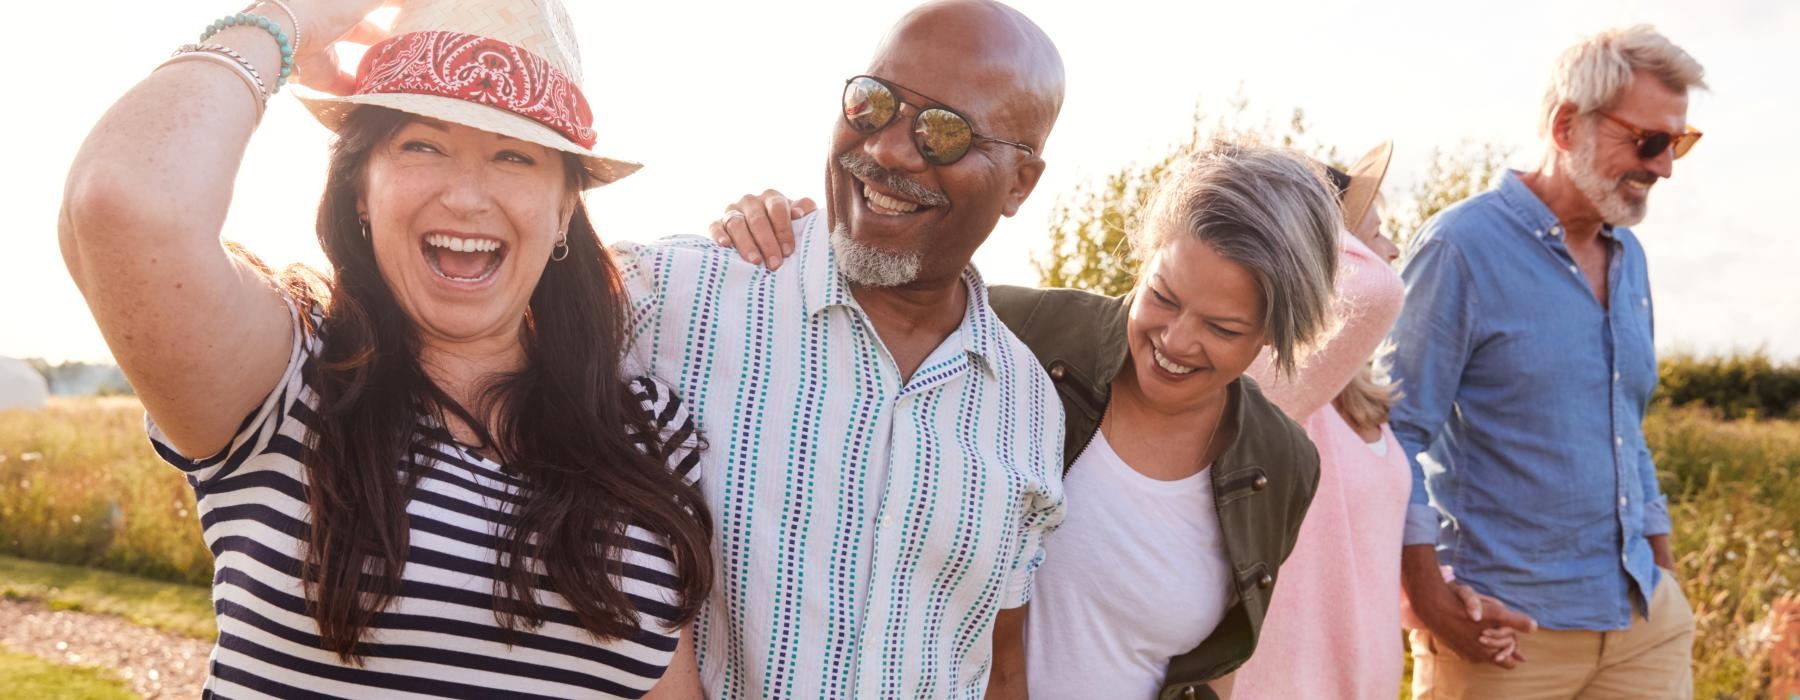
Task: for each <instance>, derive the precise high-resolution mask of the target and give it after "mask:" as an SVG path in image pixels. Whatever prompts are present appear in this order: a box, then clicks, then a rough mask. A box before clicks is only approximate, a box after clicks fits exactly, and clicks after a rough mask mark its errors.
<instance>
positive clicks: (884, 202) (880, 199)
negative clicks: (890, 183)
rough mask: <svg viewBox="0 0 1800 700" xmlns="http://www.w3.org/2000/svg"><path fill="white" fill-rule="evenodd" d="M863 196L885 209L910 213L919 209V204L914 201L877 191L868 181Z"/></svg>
mask: <svg viewBox="0 0 1800 700" xmlns="http://www.w3.org/2000/svg"><path fill="white" fill-rule="evenodd" d="M863 197H864V198H866V199H868V200H869V202H870V203H871V204H874V205H876V206H878V207H881V208H883V209H886V210H888V211H897V212H900V213H902V214H910V213H912V212H915V211H918V210H919V205H918V204H915V203H913V202H908V201H905V200H900V199H894V198H893V197H889V196H887V195H885V194H882V193H880V192H876V191H875V188H873V187H870V186H869V185H868V183H864V184H863Z"/></svg>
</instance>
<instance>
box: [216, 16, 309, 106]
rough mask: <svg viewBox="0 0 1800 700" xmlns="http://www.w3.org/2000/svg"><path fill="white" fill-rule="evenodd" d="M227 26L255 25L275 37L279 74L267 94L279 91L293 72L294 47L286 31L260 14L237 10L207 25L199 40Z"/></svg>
mask: <svg viewBox="0 0 1800 700" xmlns="http://www.w3.org/2000/svg"><path fill="white" fill-rule="evenodd" d="M229 27H256V28H257V29H261V30H263V31H266V32H268V33H269V35H270V36H273V37H275V44H276V45H277V46H279V47H280V48H281V74H280V75H278V76H276V78H275V87H274V88H273V89H271V90H269V94H271V95H273V94H275V93H277V92H280V91H281V86H283V85H286V84H287V80H288V76H290V75H293V74H294V47H293V44H292V43H290V42H289V41H288V36H287V33H286V32H283V31H281V25H280V24H277V23H276V22H275V21H274V20H271V19H269V18H267V17H264V16H262V15H253V14H250V13H247V12H239V13H237V14H235V15H231V16H229V17H223V18H220V19H218V20H215V21H214V22H213V23H212V24H210V25H207V27H206V33H204V34H201V35H200V41H202V42H204V41H206V40H207V39H211V38H212V36H213V35H214V34H218V33H219V32H222V31H224V30H225V29H227V28H229Z"/></svg>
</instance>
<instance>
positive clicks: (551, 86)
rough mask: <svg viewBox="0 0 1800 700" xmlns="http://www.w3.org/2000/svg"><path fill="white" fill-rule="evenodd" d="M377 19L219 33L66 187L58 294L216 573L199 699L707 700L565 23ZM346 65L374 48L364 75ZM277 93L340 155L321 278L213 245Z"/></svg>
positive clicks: (166, 68) (327, 10)
mask: <svg viewBox="0 0 1800 700" xmlns="http://www.w3.org/2000/svg"><path fill="white" fill-rule="evenodd" d="M380 4H381V3H380V2H379V1H378V0H288V1H285V2H284V1H280V0H265V2H263V3H259V4H257V5H255V6H253V7H252V8H251V9H250V10H248V11H247V12H245V13H239V14H236V15H231V16H229V17H227V18H224V19H222V20H220V21H218V22H214V23H213V24H212V25H211V26H209V27H207V30H206V34H207V36H206V38H204V39H202V41H201V43H200V44H197V45H188V46H184V47H182V48H181V49H180V50H178V52H177V53H176V55H175V57H174V58H171V59H170V60H169V61H168V62H166V63H164V64H163V65H162V66H161V67H159V68H158V69H157V70H155V71H154V72H153V73H151V74H150V76H149V77H148V78H146V79H145V80H144V81H143V82H141V83H139V84H138V85H137V86H136V87H134V88H133V89H132V90H131V91H130V92H128V93H126V94H125V96H124V97H122V98H121V99H120V100H119V101H118V103H117V104H115V105H114V106H113V108H112V109H111V111H109V112H108V113H107V114H106V116H105V117H104V118H103V119H102V120H101V122H100V123H99V125H98V126H96V127H95V128H94V131H93V133H92V134H91V135H90V136H89V137H88V140H87V143H86V144H85V145H84V146H83V148H82V150H81V153H80V155H79V156H78V157H77V159H76V162H75V164H74V166H73V170H72V171H71V173H70V175H69V184H68V190H67V192H66V194H65V201H64V203H63V213H62V221H61V228H60V234H61V240H62V246H63V253H64V257H65V259H66V261H67V263H68V266H69V270H70V273H71V274H72V275H73V277H74V279H75V281H76V283H77V285H79V286H80V288H81V290H82V293H83V294H84V295H85V296H86V297H87V301H88V304H89V306H90V307H91V308H92V310H93V313H94V318H95V320H96V321H98V322H99V325H100V328H101V330H102V332H103V333H104V334H105V336H106V339H107V342H108V344H109V345H110V347H111V348H112V351H113V353H114V355H115V356H116V357H117V358H118V361H119V364H120V365H121V366H122V367H123V368H124V370H125V373H126V375H127V376H128V377H129V378H130V379H131V382H132V384H133V386H134V387H135V388H136V389H137V392H138V394H139V396H141V397H142V399H143V402H144V407H145V409H146V411H147V412H148V414H149V423H150V434H151V439H152V440H153V442H154V443H155V446H156V449H157V451H158V453H159V454H160V455H161V456H162V457H163V458H164V459H166V460H167V461H169V462H170V463H171V464H173V465H175V466H177V467H179V468H181V469H182V470H183V471H184V472H186V475H187V478H188V482H189V483H190V484H191V485H192V486H193V487H194V490H195V493H196V495H197V498H198V502H199V512H200V521H201V525H202V527H203V529H204V536H205V539H206V542H207V544H208V545H209V547H210V548H211V549H212V552H213V555H214V567H215V572H216V573H215V576H214V579H213V580H214V585H213V599H214V604H215V609H216V611H217V613H218V623H219V641H218V645H217V646H216V647H215V648H214V651H213V655H212V659H211V662H210V664H209V677H208V680H207V686H206V687H207V690H208V691H209V693H211V694H212V695H216V696H222V697H246V696H296V695H313V694H324V695H330V696H341V697H378V696H380V697H393V696H399V695H405V696H408V697H414V696H441V697H471V696H486V695H492V694H493V693H496V692H501V693H506V694H508V695H510V696H513V697H557V698H569V697H597V696H598V697H632V698H635V697H641V696H645V695H646V693H648V694H649V695H651V696H657V697H670V696H679V697H698V696H699V689H698V688H699V687H698V679H697V678H696V677H695V671H694V657H693V651H692V646H691V644H690V642H689V641H688V638H687V635H686V633H685V632H684V631H683V630H684V629H685V625H686V624H687V622H688V621H689V620H690V619H691V618H692V617H693V615H694V613H695V610H696V608H697V607H698V605H699V604H700V603H701V601H703V600H704V598H705V594H706V592H707V590H708V586H709V585H710V581H711V570H710V557H709V555H708V552H707V549H708V546H709V537H710V533H709V530H708V527H707V525H706V524H705V523H706V522H707V518H706V516H705V512H704V504H703V502H702V501H701V499H700V497H699V494H698V492H697V491H696V489H695V488H694V486H693V484H692V482H691V478H692V477H693V476H694V474H693V473H692V466H693V464H694V463H695V460H696V457H697V455H696V453H695V450H696V449H697V444H698V439H697V437H696V435H695V429H694V426H693V424H692V423H691V422H690V421H689V420H688V418H687V413H686V412H685V409H683V408H682V406H681V403H680V400H679V399H678V398H676V397H675V396H673V395H672V394H671V393H670V392H669V390H668V389H667V388H666V387H665V386H663V385H661V384H659V383H658V382H656V381H655V380H652V379H648V378H643V377H633V376H631V375H629V374H627V373H626V372H625V371H624V370H623V369H622V367H621V357H622V354H623V352H624V350H625V348H626V347H627V337H626V335H627V331H626V329H627V328H628V327H629V326H628V325H627V323H628V321H629V319H628V317H627V304H626V301H625V299H624V297H623V293H622V292H621V290H620V286H619V279H618V273H617V271H616V270H615V269H614V267H613V264H612V262H611V260H610V259H609V257H608V256H607V254H606V252H605V251H604V250H603V249H602V247H601V243H600V240H599V239H598V237H597V236H596V234H595V232H594V229H593V226H592V225H591V224H590V223H589V222H588V219H587V214H586V211H585V209H584V207H583V205H582V201H581V198H580V194H581V192H582V191H583V190H584V189H587V188H589V187H594V186H597V185H601V184H605V183H608V182H611V181H613V180H616V179H618V178H620V177H623V176H624V175H627V174H629V173H630V172H631V171H632V170H635V169H636V167H637V166H636V165H635V164H631V163H627V162H624V161H615V160H611V159H608V158H604V157H601V156H599V155H596V154H595V153H593V151H592V146H593V144H594V141H595V134H594V132H593V130H592V127H591V116H590V112H589V110H588V107H587V104H586V101H585V98H583V97H582V95H581V93H580V88H579V82H580V76H579V73H578V71H579V68H580V61H579V60H578V59H577V58H576V53H575V47H574V46H573V44H572V42H571V41H570V39H569V37H572V36H573V33H572V31H571V29H572V27H571V25H570V23H569V21H568V17H567V15H566V14H565V13H564V11H563V9H562V7H561V5H560V4H558V3H556V2H554V1H549V2H546V1H544V0H533V1H530V2H527V1H524V0H517V1H507V0H488V1H486V2H473V1H470V0H415V1H413V2H409V3H407V5H406V6H405V7H404V8H402V9H401V11H400V14H399V15H398V17H397V18H396V19H395V22H394V26H393V29H392V30H391V35H390V34H389V33H388V32H384V31H379V30H375V29H372V27H373V26H374V25H371V24H368V23H366V22H364V19H365V17H367V16H368V15H369V13H370V12H372V11H374V10H376V9H377V8H378V6H379V5H380ZM552 38H555V39H557V40H554V41H553V40H552ZM343 42H356V43H361V42H374V44H373V46H371V47H370V48H369V49H368V51H367V54H366V56H365V58H364V59H363V62H362V65H361V66H360V68H359V69H358V71H357V73H356V75H355V78H354V79H352V78H351V77H350V76H348V75H340V74H339V71H338V67H337V66H336V65H335V64H334V61H333V58H332V56H333V55H334V54H333V51H332V49H333V48H334V47H336V46H337V45H338V44H340V43H343ZM296 68H297V69H298V70H297V72H296ZM472 73H473V74H479V76H480V80H473V81H459V77H463V76H468V75H471V74H472ZM296 74H297V75H302V76H306V78H307V85H308V86H309V87H315V88H318V89H320V90H326V91H329V93H331V94H318V93H315V95H316V96H314V97H311V98H303V99H304V100H305V102H306V103H307V107H308V108H309V109H310V110H312V112H313V114H314V115H315V116H317V117H318V118H319V119H320V120H321V121H322V122H324V123H325V125H326V126H328V127H330V128H332V129H333V130H334V131H335V132H336V134H337V139H336V142H335V145H334V146H333V148H332V151H331V160H330V166H329V171H328V173H327V176H326V182H325V194H324V198H323V200H322V201H321V203H320V206H319V214H318V221H317V227H316V230H317V235H318V239H319V243H320V245H321V246H322V247H323V249H324V251H325V255H326V257H327V258H328V259H329V260H330V270H329V274H328V275H323V276H321V275H313V274H308V272H307V271H305V270H299V269H294V270H290V271H288V272H287V273H284V274H282V275H279V276H277V275H274V274H271V273H270V271H269V270H268V269H267V268H265V267H263V266H262V265H261V264H260V263H258V262H256V260H255V259H254V258H253V257H250V255H249V254H248V253H245V252H242V251H240V250H238V249H237V248H235V246H228V245H222V244H221V242H220V237H219V236H220V229H221V226H222V224H223V222H224V220H225V215H226V211H227V209H228V208H229V206H230V203H231V192H232V182H233V179H234V177H235V176H236V174H237V171H238V166H239V164H240V161H241V160H242V158H243V154H244V149H245V146H246V144H247V143H248V141H249V139H250V138H251V134H252V133H253V131H254V130H255V127H256V125H257V123H258V120H259V119H260V117H261V114H262V110H263V107H264V102H265V101H266V100H267V98H268V95H269V94H270V93H271V92H273V91H274V90H275V89H278V88H279V87H281V85H282V84H283V83H284V82H285V79H286V78H287V77H289V76H290V75H296ZM305 179H306V178H304V177H300V174H295V177H293V178H291V179H289V181H303V180H305ZM262 184H263V186H266V187H276V186H282V185H278V184H277V183H262Z"/></svg>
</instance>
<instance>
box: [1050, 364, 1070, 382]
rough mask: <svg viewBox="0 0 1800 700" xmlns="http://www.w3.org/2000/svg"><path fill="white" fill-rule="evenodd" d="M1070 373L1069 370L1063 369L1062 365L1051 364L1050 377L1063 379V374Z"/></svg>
mask: <svg viewBox="0 0 1800 700" xmlns="http://www.w3.org/2000/svg"><path fill="white" fill-rule="evenodd" d="M1068 373H1069V372H1068V370H1065V369H1063V366H1062V365H1051V366H1050V378H1051V379H1062V378H1063V375H1065V374H1068Z"/></svg>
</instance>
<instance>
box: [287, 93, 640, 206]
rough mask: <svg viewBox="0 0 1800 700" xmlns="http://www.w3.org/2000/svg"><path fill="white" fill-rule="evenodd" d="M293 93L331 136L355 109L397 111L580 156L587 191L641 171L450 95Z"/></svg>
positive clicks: (522, 120)
mask: <svg viewBox="0 0 1800 700" xmlns="http://www.w3.org/2000/svg"><path fill="white" fill-rule="evenodd" d="M294 93H295V97H297V98H299V100H300V103H301V104H304V105H306V109H307V110H308V111H311V112H312V114H313V116H314V117H317V118H318V120H319V122H320V123H322V124H324V125H325V128H328V129H331V130H332V131H334V132H335V131H337V130H338V128H339V127H341V126H343V125H344V120H345V119H346V118H348V117H349V116H350V113H351V112H352V111H355V110H356V108H357V107H361V106H364V105H368V106H373V107H386V108H388V109H397V110H400V111H402V112H407V113H409V114H416V115H419V116H422V117H430V118H432V119H438V120H442V121H446V122H450V123H452V124H461V125H463V126H468V127H473V128H476V129H481V130H482V131H487V132H492V133H495V134H500V135H502V136H510V137H512V138H515V139H519V140H521V141H529V142H531V143H535V144H537V145H540V146H543V147H545V148H554V149H556V150H559V151H566V152H569V153H573V154H575V155H576V156H578V157H580V158H581V163H582V166H583V167H584V168H586V169H587V172H588V176H589V177H588V182H587V186H588V187H589V188H593V187H599V186H601V185H605V184H608V183H612V182H617V181H618V180H619V179H620V178H623V177H625V176H626V175H630V174H632V173H634V172H637V171H638V169H639V168H642V167H644V166H643V165H642V164H639V163H634V162H632V161H628V160H619V159H616V158H608V157H606V156H602V155H600V154H598V153H595V152H593V151H591V150H589V149H586V148H583V147H581V145H580V144H577V143H575V142H574V141H570V140H569V139H567V138H565V137H564V136H563V135H562V134H559V133H557V132H556V131H555V130H553V129H551V128H550V127H547V126H544V125H543V124H539V123H538V122H536V121H533V120H531V119H528V118H525V117H521V116H519V115H517V114H513V113H511V112H508V111H506V110H503V109H499V108H496V107H489V106H487V105H483V104H477V103H474V102H469V101H467V100H460V99H456V98H453V97H439V96H436V95H411V94H393V93H377V94H369V95H348V96H342V97H340V96H337V95H328V94H325V93H320V92H311V91H308V90H306V89H304V88H298V89H295V90H294Z"/></svg>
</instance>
